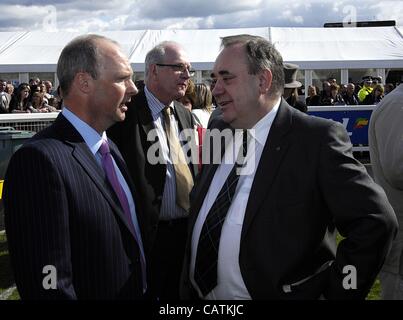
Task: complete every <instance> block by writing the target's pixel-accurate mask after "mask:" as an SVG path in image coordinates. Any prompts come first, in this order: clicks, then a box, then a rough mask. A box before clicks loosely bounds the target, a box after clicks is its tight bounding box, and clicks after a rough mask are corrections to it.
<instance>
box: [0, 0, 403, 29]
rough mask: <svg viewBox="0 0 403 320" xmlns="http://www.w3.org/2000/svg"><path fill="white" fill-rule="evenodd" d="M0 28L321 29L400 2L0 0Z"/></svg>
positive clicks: (382, 13) (398, 7)
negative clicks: (332, 23)
mask: <svg viewBox="0 0 403 320" xmlns="http://www.w3.org/2000/svg"><path fill="white" fill-rule="evenodd" d="M0 12H1V14H0V31H22V30H44V31H56V30H58V31H78V32H96V31H110V30H143V29H207V28H244V27H263V26H272V27H322V26H323V24H324V23H325V22H346V23H348V22H351V21H353V22H354V21H368V20H370V21H372V20H396V23H397V25H399V26H403V1H402V0H387V1H380V0H293V1H288V0H102V1H98V0H92V1H82V0H70V1H69V0H58V1H50V0H49V1H48V0H35V1H32V0H1V3H0Z"/></svg>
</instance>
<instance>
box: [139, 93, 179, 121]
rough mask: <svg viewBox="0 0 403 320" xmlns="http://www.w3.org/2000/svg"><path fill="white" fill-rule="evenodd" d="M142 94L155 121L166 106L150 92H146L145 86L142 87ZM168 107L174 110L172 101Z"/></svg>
mask: <svg viewBox="0 0 403 320" xmlns="http://www.w3.org/2000/svg"><path fill="white" fill-rule="evenodd" d="M144 93H145V95H146V98H147V102H148V106H149V108H150V110H151V114H152V116H153V118H154V119H155V118H157V117H158V116H159V115H160V113H161V111H162V110H163V109H164V108H165V107H166V105H164V104H163V103H162V102H161V101H159V100H158V98H157V97H156V96H154V95H153V94H152V92H151V91H150V90H148V88H147V86H145V87H144ZM169 106H170V107H172V109H173V110H175V108H174V103H173V101H172V102H171V103H170V104H169Z"/></svg>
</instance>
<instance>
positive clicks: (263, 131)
mask: <svg viewBox="0 0 403 320" xmlns="http://www.w3.org/2000/svg"><path fill="white" fill-rule="evenodd" d="M280 102H281V98H279V99H278V100H277V101H276V103H275V104H274V106H273V108H272V109H271V110H270V111H269V112H268V113H267V114H266V115H265V116H264V117H263V118H262V119H260V120H259V121H258V122H257V123H256V124H255V125H254V126H253V128H252V129H251V130H248V131H249V133H250V135H251V136H252V138H254V139H255V140H256V141H257V142H258V143H259V144H260V145H262V146H264V144H265V143H266V139H267V135H268V133H269V131H270V128H271V125H272V123H273V120H274V118H275V117H276V114H277V111H278V108H279V107H280Z"/></svg>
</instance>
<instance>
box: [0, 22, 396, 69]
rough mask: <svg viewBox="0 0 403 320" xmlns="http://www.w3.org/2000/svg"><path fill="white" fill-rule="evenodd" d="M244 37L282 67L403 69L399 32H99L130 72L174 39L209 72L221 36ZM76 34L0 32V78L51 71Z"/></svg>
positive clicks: (387, 29)
mask: <svg viewBox="0 0 403 320" xmlns="http://www.w3.org/2000/svg"><path fill="white" fill-rule="evenodd" d="M240 33H248V34H254V35H260V36H263V37H265V38H267V39H268V40H270V41H272V42H273V43H275V45H276V47H277V48H278V49H279V51H280V52H281V54H282V55H283V58H284V60H285V61H287V62H293V63H297V64H299V65H300V68H301V69H353V68H403V28H401V27H376V28H274V27H268V28H242V29H206V30H135V31H110V32H99V34H102V35H105V36H108V37H110V38H112V39H114V40H116V41H118V42H119V43H120V44H121V45H122V46H123V48H124V50H125V52H126V53H127V54H128V56H129V58H130V62H131V63H132V66H133V68H134V70H135V71H144V58H145V55H146V53H147V52H148V51H149V50H150V49H151V48H152V47H153V46H154V45H156V44H157V43H159V42H161V41H164V40H174V41H177V42H179V43H181V44H182V45H183V46H184V47H185V49H186V50H187V51H188V53H189V57H190V60H191V62H192V64H193V66H194V68H195V69H196V70H211V69H212V66H213V63H214V60H215V58H216V56H217V53H218V51H219V45H220V37H223V36H227V35H234V34H240ZM78 35H79V33H68V32H40V31H32V32H0V73H6V72H55V71H56V63H57V59H58V56H59V54H60V52H61V50H62V48H63V47H64V46H65V45H66V44H67V43H68V42H69V41H70V40H71V39H73V38H74V37H76V36H78Z"/></svg>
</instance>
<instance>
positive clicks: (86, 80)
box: [74, 72, 94, 94]
mask: <svg viewBox="0 0 403 320" xmlns="http://www.w3.org/2000/svg"><path fill="white" fill-rule="evenodd" d="M93 82H94V79H93V78H92V77H91V75H90V74H89V73H87V72H78V73H77V74H76V75H75V77H74V86H75V88H76V90H79V91H80V92H82V93H84V94H89V93H90V92H91V91H92V89H93V86H94V83H93Z"/></svg>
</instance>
